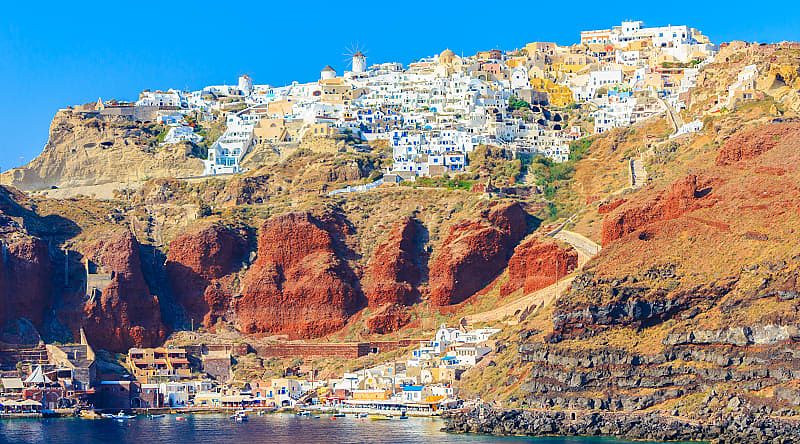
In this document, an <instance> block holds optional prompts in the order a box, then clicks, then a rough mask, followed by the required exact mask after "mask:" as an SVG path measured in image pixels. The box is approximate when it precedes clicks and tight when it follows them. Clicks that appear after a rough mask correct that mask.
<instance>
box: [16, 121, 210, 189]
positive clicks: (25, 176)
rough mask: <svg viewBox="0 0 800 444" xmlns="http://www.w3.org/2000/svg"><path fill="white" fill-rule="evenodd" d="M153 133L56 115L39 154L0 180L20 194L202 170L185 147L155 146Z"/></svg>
mask: <svg viewBox="0 0 800 444" xmlns="http://www.w3.org/2000/svg"><path fill="white" fill-rule="evenodd" d="M161 130H163V128H159V127H157V126H155V125H153V124H143V123H137V122H134V121H129V120H126V119H123V118H120V117H113V116H106V117H91V115H90V114H82V113H79V112H76V111H73V110H69V109H67V110H61V111H59V112H58V113H57V114H56V115H55V117H54V118H53V122H52V123H51V124H50V136H49V138H48V141H47V144H46V145H45V147H44V150H43V151H42V153H41V154H39V156H38V157H36V158H35V159H34V160H32V161H31V162H30V163H29V164H28V165H26V166H23V167H20V168H15V169H13V170H10V171H7V172H5V173H3V174H2V175H0V183H3V184H7V185H12V186H14V187H16V188H19V189H22V190H36V189H46V188H50V187H51V186H58V187H70V186H84V185H97V184H104V183H124V182H129V181H138V180H145V179H147V178H151V177H184V176H193V175H197V174H199V173H200V172H202V170H203V166H202V162H201V161H200V159H197V158H193V157H191V147H190V146H188V145H186V144H178V145H165V146H159V145H158V143H157V136H158V134H159V131H161Z"/></svg>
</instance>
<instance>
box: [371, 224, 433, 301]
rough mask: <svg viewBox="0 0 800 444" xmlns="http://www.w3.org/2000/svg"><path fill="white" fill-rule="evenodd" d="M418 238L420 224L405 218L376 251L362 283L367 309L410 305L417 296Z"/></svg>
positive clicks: (420, 229)
mask: <svg viewBox="0 0 800 444" xmlns="http://www.w3.org/2000/svg"><path fill="white" fill-rule="evenodd" d="M421 235H422V227H421V226H420V224H419V222H417V221H416V220H414V219H412V218H410V217H407V218H405V219H403V220H401V221H400V222H399V223H398V224H397V225H396V226H395V227H394V228H393V229H392V231H391V233H390V234H389V239H387V240H386V242H384V243H383V244H381V245H380V246H378V248H377V249H376V250H375V253H374V254H373V256H372V258H371V259H370V261H369V264H368V265H367V270H366V272H365V273H364V278H363V279H362V281H361V285H362V287H363V289H364V295H365V296H366V297H367V301H368V302H369V305H370V307H380V306H382V305H384V304H399V305H409V304H412V303H413V302H414V300H415V299H417V298H418V297H419V290H418V289H417V285H419V282H420V279H421V277H422V276H421V274H422V273H421V270H420V266H419V261H420V260H421V259H422V258H421V256H422V252H421V247H422V245H421V243H422V239H421Z"/></svg>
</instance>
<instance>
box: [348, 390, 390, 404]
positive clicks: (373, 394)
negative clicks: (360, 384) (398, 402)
mask: <svg viewBox="0 0 800 444" xmlns="http://www.w3.org/2000/svg"><path fill="white" fill-rule="evenodd" d="M391 395H392V391H391V390H381V389H371V390H353V400H355V401H386V400H387V399H389V397H390V396H391Z"/></svg>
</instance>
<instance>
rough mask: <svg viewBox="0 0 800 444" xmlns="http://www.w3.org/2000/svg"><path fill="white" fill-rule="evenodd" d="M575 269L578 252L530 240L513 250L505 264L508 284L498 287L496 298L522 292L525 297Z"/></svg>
mask: <svg viewBox="0 0 800 444" xmlns="http://www.w3.org/2000/svg"><path fill="white" fill-rule="evenodd" d="M577 267H578V252H577V251H575V249H573V248H572V247H567V248H565V247H561V246H560V245H558V244H557V243H556V242H553V241H544V240H542V239H539V238H535V237H532V238H530V239H528V240H527V241H525V242H523V243H521V244H519V245H518V246H517V248H515V249H514V255H513V256H511V259H510V260H509V261H508V281H507V282H505V283H504V284H503V285H502V286H501V287H500V295H501V296H508V295H509V294H511V293H513V292H514V291H516V290H518V289H520V288H522V289H523V291H524V292H525V293H526V294H527V293H532V292H534V291H537V290H540V289H542V288H545V287H547V286H548V285H551V284H554V283H555V282H556V281H557V280H558V279H559V278H561V277H564V276H566V275H568V274H569V273H571V272H572V271H573V270H575V269H576V268H577Z"/></svg>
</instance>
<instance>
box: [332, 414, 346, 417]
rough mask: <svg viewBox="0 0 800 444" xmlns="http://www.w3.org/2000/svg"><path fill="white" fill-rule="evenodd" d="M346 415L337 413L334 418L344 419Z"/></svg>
mask: <svg viewBox="0 0 800 444" xmlns="http://www.w3.org/2000/svg"><path fill="white" fill-rule="evenodd" d="M345 416H346V415H345V414H344V413H335V414H334V415H333V417H334V418H344V417H345Z"/></svg>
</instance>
